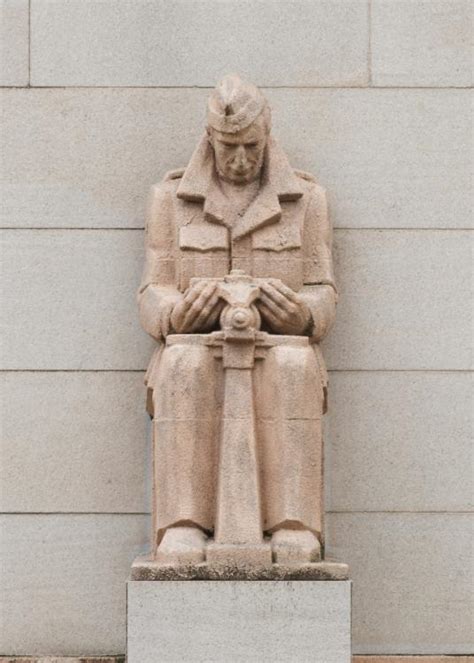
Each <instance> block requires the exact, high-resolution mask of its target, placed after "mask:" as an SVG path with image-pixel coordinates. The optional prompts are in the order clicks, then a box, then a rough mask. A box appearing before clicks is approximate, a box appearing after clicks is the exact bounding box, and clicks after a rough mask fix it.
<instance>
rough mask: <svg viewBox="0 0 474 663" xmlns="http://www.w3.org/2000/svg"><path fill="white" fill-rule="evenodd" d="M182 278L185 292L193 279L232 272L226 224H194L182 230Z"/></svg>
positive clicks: (179, 240)
mask: <svg viewBox="0 0 474 663" xmlns="http://www.w3.org/2000/svg"><path fill="white" fill-rule="evenodd" d="M178 242H179V280H178V283H179V285H178V287H179V289H180V290H181V291H182V292H184V290H186V288H187V287H188V286H189V282H190V280H191V279H192V278H194V277H197V278H221V277H223V276H225V275H226V274H228V273H229V271H230V269H229V267H230V264H229V256H230V250H229V231H228V230H227V228H225V227H224V226H218V225H212V224H209V223H192V224H189V225H186V226H182V227H181V228H180V229H179V237H178Z"/></svg>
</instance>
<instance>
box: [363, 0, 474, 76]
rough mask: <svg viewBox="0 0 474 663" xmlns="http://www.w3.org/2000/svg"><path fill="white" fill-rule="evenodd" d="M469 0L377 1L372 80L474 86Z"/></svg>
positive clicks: (473, 12)
mask: <svg viewBox="0 0 474 663" xmlns="http://www.w3.org/2000/svg"><path fill="white" fill-rule="evenodd" d="M473 18H474V8H473V4H472V2H471V1H470V0H373V1H372V21H371V24H372V82H373V84H374V85H393V86H397V85H398V86H404V85H406V86H413V87H416V86H459V87H463V86H464V87H468V86H470V85H472V81H473V78H472V73H473V68H472V48H473V42H472V34H473Z"/></svg>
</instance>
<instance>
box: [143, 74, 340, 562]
mask: <svg viewBox="0 0 474 663" xmlns="http://www.w3.org/2000/svg"><path fill="white" fill-rule="evenodd" d="M270 122H271V117H270V109H269V107H268V104H267V102H266V100H265V98H264V97H263V95H262V94H261V92H260V91H259V90H258V89H257V88H256V87H255V86H253V85H251V84H250V83H247V82H244V81H242V80H241V79H240V78H239V77H238V76H236V75H232V76H226V77H225V78H224V79H223V80H222V81H221V82H220V84H219V85H218V86H217V87H216V89H215V90H214V91H213V92H212V93H211V95H210V98H209V102H208V110H207V130H206V133H205V134H204V136H203V137H202V139H201V141H200V143H199V145H198V146H197V148H196V150H195V152H194V154H193V156H192V158H191V161H190V162H189V164H188V166H187V167H186V168H185V169H184V170H178V171H174V172H170V173H168V174H167V175H166V176H165V178H164V180H163V181H162V182H161V183H160V184H158V185H156V186H154V187H153V188H152V192H151V197H150V203H149V211H148V218H147V224H146V264H145V269H144V274H143V280H142V284H141V287H140V292H139V306H140V317H141V322H142V325H143V327H144V329H145V330H146V331H147V332H148V333H149V334H150V335H151V336H152V337H153V338H154V339H156V341H157V342H158V347H157V348H156V350H155V353H154V355H153V358H152V360H151V363H150V365H149V368H148V371H147V376H146V384H147V388H148V401H147V407H148V411H149V413H150V415H151V416H152V417H153V430H154V464H153V472H154V478H153V480H154V494H153V551H152V558H153V561H154V563H155V564H159V565H191V566H192V565H199V564H201V565H202V564H203V563H207V564H208V565H211V564H224V565H227V566H236V567H239V566H247V567H248V566H255V567H256V566H263V567H265V566H271V565H272V564H279V565H305V564H306V565H307V564H310V563H313V562H317V561H319V560H320V559H321V554H322V553H321V551H322V549H323V468H322V457H323V454H322V436H321V419H322V414H323V412H324V411H325V401H326V390H327V374H326V369H325V366H324V363H323V359H322V355H321V352H320V349H319V346H318V343H319V342H320V341H321V340H322V339H323V338H324V336H325V335H326V333H327V331H328V330H329V328H330V326H331V324H332V322H333V319H334V315H335V308H336V299H337V295H336V287H335V284H334V278H333V270H332V259H331V228H330V224H329V220H328V213H327V206H326V197H325V193H324V190H323V189H322V188H321V187H320V186H319V184H318V183H317V182H316V180H315V179H314V178H313V177H312V176H311V175H309V174H307V173H303V172H300V171H295V170H293V169H292V168H291V167H290V165H289V163H288V160H287V158H286V156H285V154H284V153H283V151H282V150H281V148H280V147H279V145H278V144H277V143H276V141H275V140H274V139H273V138H272V136H271V134H270Z"/></svg>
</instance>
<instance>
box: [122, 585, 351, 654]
mask: <svg viewBox="0 0 474 663" xmlns="http://www.w3.org/2000/svg"><path fill="white" fill-rule="evenodd" d="M350 596H351V590H350V582H349V581H342V582H336V583H334V582H318V581H315V582H311V581H307V582H297V581H295V582H258V581H252V582H232V581H227V582H226V581H224V582H212V581H209V582H206V581H200V582H197V583H192V582H179V581H170V582H134V581H131V582H129V583H128V619H127V623H128V636H127V654H128V663H156V652H160V655H161V657H162V658H163V660H168V661H193V662H195V663H198V662H199V661H203V662H204V661H206V663H211V662H213V661H215V662H216V663H217V662H219V663H220V662H222V661H226V662H228V663H233V662H237V661H242V662H243V661H259V663H260V662H261V663H264V662H265V661H296V660H300V661H309V660H311V661H313V662H314V663H349V662H350V658H351V654H350V647H351V645H350V602H351V598H350Z"/></svg>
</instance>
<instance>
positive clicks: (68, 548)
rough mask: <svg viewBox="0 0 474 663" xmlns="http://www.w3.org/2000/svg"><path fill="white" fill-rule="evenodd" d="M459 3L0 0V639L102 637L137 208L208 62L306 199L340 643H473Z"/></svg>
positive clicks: (466, 203) (189, 133)
mask: <svg viewBox="0 0 474 663" xmlns="http://www.w3.org/2000/svg"><path fill="white" fill-rule="evenodd" d="M472 12H473V9H472V4H471V2H470V1H469V0H199V1H195V0H1V2H0V17H1V28H0V84H1V85H2V86H4V87H3V89H2V90H1V91H0V95H1V110H2V128H1V153H0V154H1V156H0V160H1V174H2V186H1V216H0V221H1V225H2V227H3V230H2V235H3V240H2V242H3V243H2V259H3V260H2V263H3V266H2V275H1V288H2V290H1V295H0V297H1V308H2V318H3V347H2V360H1V361H2V363H1V369H2V372H1V373H0V377H1V380H2V397H3V407H2V435H1V438H2V442H1V444H2V446H1V450H0V454H1V458H0V472H1V474H0V511H1V515H0V520H1V524H0V539H1V557H0V586H1V589H0V615H1V616H0V620H1V626H0V655H4V656H13V655H35V656H41V655H44V656H45V655H54V656H79V655H82V656H99V655H104V656H105V655H119V654H123V653H124V649H125V580H126V578H127V575H128V569H129V565H130V563H131V561H132V559H133V558H134V557H135V555H136V554H138V552H139V551H141V550H143V549H144V548H145V547H146V545H147V538H148V526H149V512H150V494H149V440H148V425H147V421H146V418H145V414H144V409H143V406H144V403H143V400H144V389H143V385H142V381H143V371H144V369H145V366H146V363H147V360H148V358H149V356H150V352H151V348H152V343H151V341H150V340H149V339H147V337H146V336H145V334H144V333H143V332H142V331H141V330H140V328H139V324H138V320H137V313H136V305H135V291H136V288H137V285H138V281H139V274H140V268H141V261H142V242H143V237H142V235H143V232H142V231H143V213H144V204H145V200H146V195H147V191H148V188H149V186H150V185H151V184H152V183H153V182H156V181H158V180H159V179H160V178H161V177H162V176H163V174H164V171H165V170H167V169H171V168H177V167H180V166H183V165H185V164H186V163H187V160H188V158H189V156H190V154H191V151H192V149H193V147H194V145H195V144H196V142H197V140H198V138H199V136H200V133H201V131H202V127H203V119H204V108H205V100H206V97H207V94H208V88H209V87H211V86H213V85H214V84H215V82H216V81H217V79H218V78H219V77H220V76H221V75H222V74H224V73H227V72H229V71H238V72H239V73H241V74H242V75H244V76H248V77H249V78H250V79H252V80H253V81H254V82H255V83H257V84H259V85H261V86H263V87H264V88H265V92H266V94H267V96H268V97H269V99H270V101H271V105H272V107H273V110H274V128H275V133H276V135H277V136H278V137H279V138H280V140H281V142H282V144H283V145H284V147H285V148H286V150H287V152H288V154H289V156H290V158H291V161H292V163H293V165H294V166H295V167H298V168H301V169H306V170H310V171H312V172H314V173H315V174H316V175H317V176H318V178H319V179H320V181H321V183H323V184H324V185H325V186H326V187H327V189H328V191H329V196H330V205H331V210H332V218H333V221H334V225H335V255H336V268H337V277H338V282H339V286H340V290H341V299H340V304H339V313H338V320H337V323H336V326H335V328H334V330H333V332H332V334H331V336H330V339H329V340H328V342H327V343H326V347H325V353H326V356H327V357H328V361H329V367H330V382H331V384H330V407H331V411H330V415H329V416H328V418H327V422H326V477H327V511H328V513H327V534H328V547H329V551H330V553H332V554H334V555H336V556H338V557H340V558H341V559H344V560H345V561H348V562H349V563H350V565H351V567H352V574H353V580H354V591H353V599H354V649H355V653H359V654H366V655H370V654H433V655H434V654H458V655H467V654H470V653H472V652H473V650H474V645H473V638H472V630H471V627H472V621H471V620H472V609H473V606H472V603H473V592H472V584H470V583H472V577H470V574H471V573H472V557H471V556H470V544H471V542H472V506H473V503H472V494H473V491H472V487H473V482H472V472H471V466H470V454H471V450H470V433H472V411H471V408H472V379H471V378H472V374H471V373H470V372H469V371H470V369H471V368H472V366H471V364H470V361H471V352H470V350H471V348H472V336H471V335H472V319H471V317H470V315H471V310H472V309H471V299H472V291H471V290H470V283H471V274H472V272H471V270H472V264H471V247H472V244H471V242H472V230H469V228H470V216H469V207H470V201H471V199H470V194H469V186H470V176H471V174H472V145H470V144H469V136H470V90H469V89H467V88H468V87H469V86H470V85H471V83H472V80H471V76H472V65H471V53H472V51H471V45H470V43H469V42H470V39H471V35H472ZM469 390H471V395H470V391H469Z"/></svg>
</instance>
